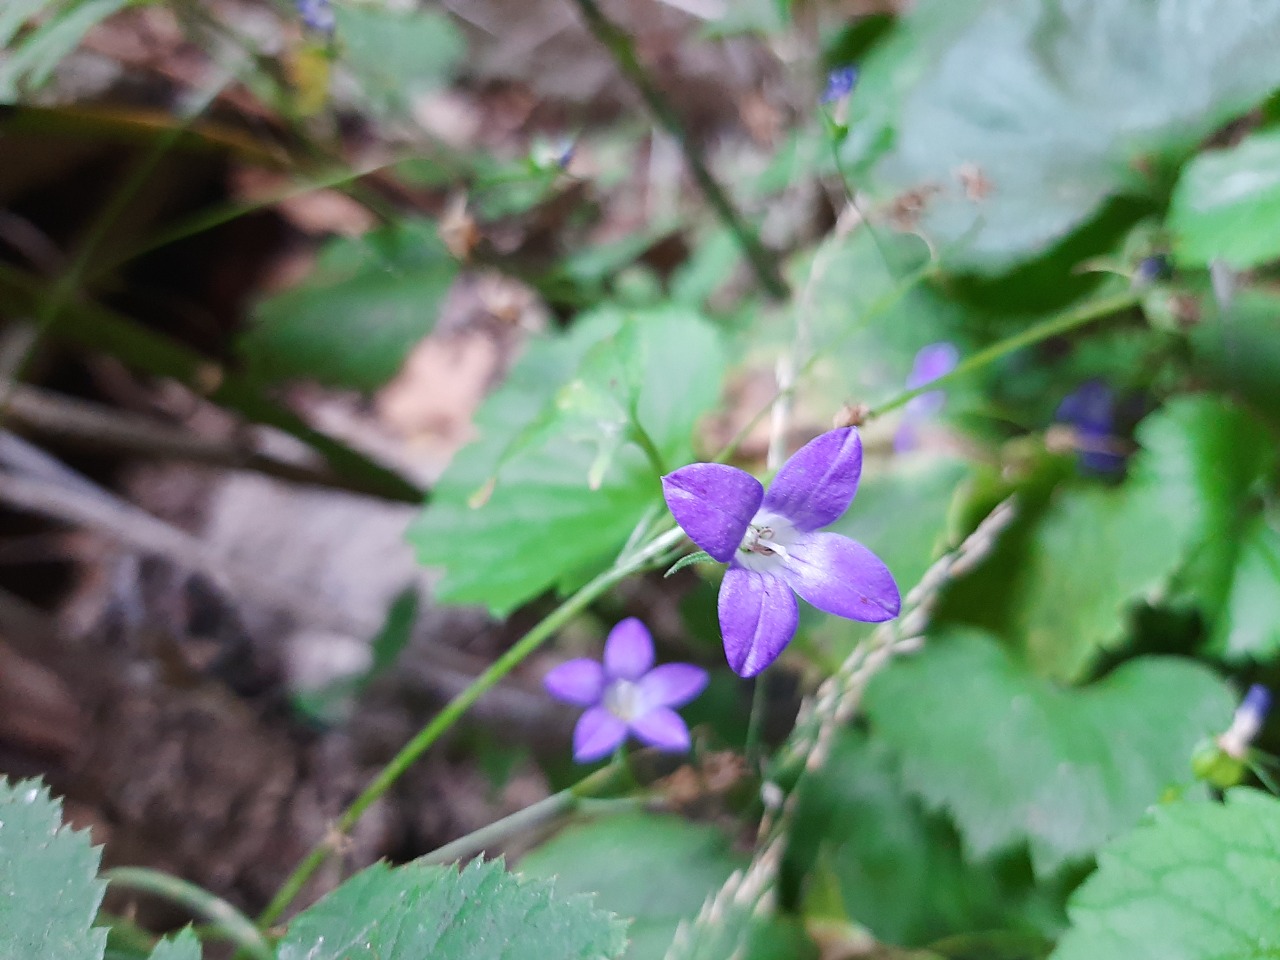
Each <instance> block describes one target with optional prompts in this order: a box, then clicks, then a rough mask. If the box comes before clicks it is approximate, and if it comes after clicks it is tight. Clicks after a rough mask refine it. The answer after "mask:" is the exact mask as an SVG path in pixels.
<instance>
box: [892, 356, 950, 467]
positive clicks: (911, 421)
mask: <svg viewBox="0 0 1280 960" xmlns="http://www.w3.org/2000/svg"><path fill="white" fill-rule="evenodd" d="M959 362H960V351H959V350H957V349H956V345H955V344H954V343H947V342H946V341H945V340H944V341H940V342H939V343H931V344H929V345H928V346H927V347H922V348H921V349H920V351H919V352H918V353H917V354H916V358H915V362H914V363H912V365H911V373H910V374H909V375H908V376H907V389H908V390H916V389H919V388H920V387H923V386H924V385H925V384H928V383H933V381H935V380H938V379H940V378H942V377H945V376H946V375H947V374H948V373H950V372H951V371H952V370H954V369H955V368H956V364H958V363H959ZM946 402H947V395H946V393H945V391H942V390H930V391H929V392H928V393H922V394H920V395H919V396H918V397H912V398H911V399H910V400H908V401H907V406H906V408H905V409H904V410H903V416H902V424H901V425H900V426H899V427H898V432H897V433H896V434H895V435H894V438H893V448H894V449H895V450H897V451H898V452H899V453H905V452H907V451H908V450H914V449H915V448H916V447H917V446H918V445H919V433H920V427H921V425H922V424H924V423H925V422H927V421H929V420H932V419H933V418H934V417H936V416H937V415H938V414H939V413H941V412H942V407H943V405H944V404H945V403H946Z"/></svg>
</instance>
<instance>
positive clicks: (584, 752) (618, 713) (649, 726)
mask: <svg viewBox="0 0 1280 960" xmlns="http://www.w3.org/2000/svg"><path fill="white" fill-rule="evenodd" d="M543 683H544V684H545V685H546V688H547V691H548V692H549V693H550V694H551V695H552V696H553V697H555V698H556V699H557V700H563V701H564V702H565V703H571V704H573V705H574V706H576V707H586V708H587V712H586V713H584V714H583V715H582V716H581V717H580V718H579V719H578V725H577V727H575V728H574V731H573V758H574V759H575V760H577V761H578V762H579V763H591V762H592V761H593V760H599V759H600V758H601V757H606V756H608V755H609V754H610V753H612V752H613V751H614V750H616V749H617V748H618V747H620V746H621V745H622V742H623V741H624V740H626V739H627V733H628V732H630V733H633V734H635V736H636V737H638V738H639V739H640V740H642V741H644V742H645V743H647V744H649V746H651V747H657V748H658V749H659V750H669V751H672V752H675V753H680V752H683V751H685V750H688V749H689V728H688V727H686V726H685V723H684V721H683V720H681V719H680V715H679V714H678V713H676V712H675V711H674V710H672V709H671V708H672V707H682V706H684V705H685V704H686V703H688V702H689V701H690V700H692V699H693V698H694V697H696V696H697V695H698V694H700V693H701V692H702V689H703V687H705V686H706V685H707V671H705V670H703V669H702V668H701V667H695V666H694V665H693V664H691V663H664V664H663V665H662V666H660V667H655V666H654V665H653V638H652V637H650V636H649V630H648V629H647V628H646V627H645V625H644V624H643V623H641V622H640V621H639V620H637V619H636V618H635V617H628V618H627V619H626V620H623V621H621V622H619V623H618V624H617V626H615V627H614V628H613V629H612V630H610V631H609V637H608V639H607V640H605V644H604V663H599V662H597V661H595V660H591V659H588V658H586V657H582V658H580V659H578V660H570V661H569V662H568V663H562V664H560V666H558V667H556V668H555V669H554V670H552V671H551V672H550V673H548V674H547V676H546V678H545V679H544V680H543Z"/></svg>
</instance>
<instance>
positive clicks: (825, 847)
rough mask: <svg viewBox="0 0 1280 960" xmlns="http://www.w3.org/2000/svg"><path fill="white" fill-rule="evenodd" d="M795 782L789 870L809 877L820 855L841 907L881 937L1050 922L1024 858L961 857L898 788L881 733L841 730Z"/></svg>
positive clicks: (945, 832) (950, 838)
mask: <svg viewBox="0 0 1280 960" xmlns="http://www.w3.org/2000/svg"><path fill="white" fill-rule="evenodd" d="M800 789H801V793H800V801H799V806H798V808H797V810H796V814H795V824H794V826H793V827H792V831H791V838H790V842H789V845H788V850H787V857H788V861H789V863H788V866H789V868H790V869H793V870H796V871H798V872H799V874H800V875H801V876H805V877H812V876H813V871H812V865H813V863H814V861H816V860H817V859H819V857H821V859H822V860H823V862H824V863H825V864H826V865H827V866H828V868H829V869H830V870H831V871H832V873H833V876H834V879H835V881H836V882H837V884H838V892H839V894H840V899H841V901H842V905H843V912H844V915H845V916H847V917H848V918H849V919H850V920H852V921H854V922H855V923H857V924H860V925H862V926H864V927H865V928H866V929H868V930H870V931H871V933H872V934H874V935H875V937H876V939H877V940H879V941H881V942H884V943H893V944H898V945H900V946H923V945H925V944H928V943H930V942H931V941H934V940H937V939H939V938H941V937H944V936H948V935H954V934H960V933H966V932H970V931H975V930H986V929H1005V930H1008V929H1012V928H1018V929H1020V930H1021V931H1022V932H1024V933H1028V934H1032V935H1035V934H1041V935H1043V934H1044V933H1045V932H1046V931H1045V930H1044V929H1042V928H1043V927H1044V926H1050V927H1052V922H1050V923H1048V924H1046V923H1044V921H1043V920H1041V917H1042V916H1043V917H1049V918H1054V919H1056V915H1057V914H1058V913H1060V911H1061V906H1060V904H1055V903H1053V902H1052V898H1051V896H1050V891H1049V890H1047V889H1046V890H1039V891H1033V890H1032V884H1031V876H1030V870H1028V869H1027V867H1026V865H1025V861H1024V862H1023V864H1022V866H1021V869H1020V870H1019V869H1018V868H1017V865H1016V864H1005V863H999V862H993V863H987V864H968V863H966V862H965V860H964V857H963V854H962V851H961V848H960V840H959V837H958V835H957V834H956V831H955V829H954V828H953V827H952V826H951V825H950V824H949V823H948V822H947V821H946V820H945V819H944V818H942V817H939V816H937V815H930V814H928V813H926V811H925V810H924V809H923V808H922V807H921V806H920V804H919V802H918V801H917V800H916V799H915V797H913V796H911V795H910V794H909V793H907V792H906V791H905V790H904V789H903V787H902V784H901V777H900V773H899V770H898V761H897V759H896V757H895V756H894V754H893V753H892V751H890V750H889V748H888V746H887V745H886V744H885V743H884V742H883V741H880V740H877V739H868V738H867V736H866V735H865V734H863V733H861V732H859V731H856V730H845V731H842V732H841V733H840V734H839V735H838V736H837V738H836V740H835V742H834V744H833V745H832V750H831V755H830V757H829V758H828V760H827V762H826V764H825V765H824V766H823V767H822V769H821V770H820V771H819V772H818V773H817V774H814V775H810V776H808V777H806V778H805V779H804V780H802V781H801V788H800ZM808 899H810V898H809V897H806V900H808Z"/></svg>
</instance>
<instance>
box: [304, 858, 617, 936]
mask: <svg viewBox="0 0 1280 960" xmlns="http://www.w3.org/2000/svg"><path fill="white" fill-rule="evenodd" d="M626 942H627V938H626V926H625V924H623V923H622V922H621V921H619V920H618V919H617V918H616V917H614V916H613V915H611V914H608V913H605V912H604V911H602V910H597V909H596V908H595V907H593V906H592V905H591V902H590V900H589V899H588V898H587V897H583V896H574V897H567V898H566V897H557V896H553V892H552V884H551V883H549V882H545V881H535V880H525V879H522V878H520V877H517V876H515V875H513V874H510V873H508V872H507V871H506V869H505V868H504V867H503V866H502V864H501V862H490V863H482V862H480V861H479V860H477V861H474V862H473V863H471V864H470V865H468V866H467V867H466V868H464V869H463V870H461V871H459V870H457V869H456V868H455V867H440V866H432V865H427V864H416V863H415V864H409V865H407V866H403V867H394V868H393V867H388V866H387V865H386V864H383V863H379V864H375V865H374V866H372V867H369V868H368V869H367V870H362V871H361V872H360V873H358V874H356V875H355V876H354V877H352V878H351V879H350V880H348V881H347V882H346V883H344V884H342V886H340V887H339V888H338V889H337V890H335V891H333V893H331V894H329V895H328V896H327V897H325V898H324V899H323V900H321V901H320V902H319V903H317V904H316V905H315V906H313V907H311V908H310V909H308V910H306V911H305V912H303V913H302V914H301V915H299V916H298V917H297V918H296V919H294V920H293V922H292V923H290V924H289V932H288V933H287V934H286V935H285V937H284V940H283V941H282V942H281V943H280V948H279V958H280V960H423V958H424V957H430V958H431V960H515V958H525V957H556V958H564V960H575V958H581V960H598V958H601V957H606V958H612V957H618V956H621V954H622V951H623V949H624V948H625V947H626Z"/></svg>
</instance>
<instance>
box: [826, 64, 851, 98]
mask: <svg viewBox="0 0 1280 960" xmlns="http://www.w3.org/2000/svg"><path fill="white" fill-rule="evenodd" d="M857 82H858V68H857V67H855V66H853V65H852V64H850V65H848V66H843V67H836V68H835V69H834V70H832V71H831V72H830V73H828V74H827V85H826V87H825V88H824V89H823V91H822V102H823V103H835V102H836V101H837V100H842V99H844V98H845V97H847V96H848V95H849V94H850V93H852V92H853V85H854V84H855V83H857Z"/></svg>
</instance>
